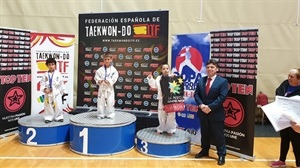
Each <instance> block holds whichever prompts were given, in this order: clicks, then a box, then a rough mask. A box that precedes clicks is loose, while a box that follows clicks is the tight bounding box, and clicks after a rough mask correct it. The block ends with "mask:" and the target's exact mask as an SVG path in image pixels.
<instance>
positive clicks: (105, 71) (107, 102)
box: [94, 54, 119, 119]
mask: <svg viewBox="0 0 300 168" xmlns="http://www.w3.org/2000/svg"><path fill="white" fill-rule="evenodd" d="M103 59H104V65H103V66H101V67H100V68H99V69H98V70H97V71H96V73H95V77H94V80H95V81H96V84H97V85H99V88H98V101H97V111H98V114H97V118H99V119H103V118H105V117H106V118H111V119H112V118H114V117H115V108H114V105H115V90H114V84H115V83H116V82H117V80H118V77H119V73H118V71H117V70H116V68H115V67H114V66H113V65H112V56H111V55H110V54H105V55H104V56H103Z"/></svg>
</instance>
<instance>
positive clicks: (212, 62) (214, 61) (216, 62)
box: [206, 59, 219, 68]
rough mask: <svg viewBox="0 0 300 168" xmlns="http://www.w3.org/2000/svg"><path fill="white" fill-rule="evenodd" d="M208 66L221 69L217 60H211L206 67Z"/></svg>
mask: <svg viewBox="0 0 300 168" xmlns="http://www.w3.org/2000/svg"><path fill="white" fill-rule="evenodd" d="M208 64H213V65H214V66H216V67H217V68H219V65H218V61H217V60H215V59H209V60H208V61H207V63H206V65H208Z"/></svg>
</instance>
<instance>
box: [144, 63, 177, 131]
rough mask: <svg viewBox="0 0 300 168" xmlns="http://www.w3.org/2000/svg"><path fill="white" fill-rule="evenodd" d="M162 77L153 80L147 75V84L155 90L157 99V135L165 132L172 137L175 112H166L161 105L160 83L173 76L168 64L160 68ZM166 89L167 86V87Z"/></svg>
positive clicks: (174, 126) (161, 89)
mask: <svg viewBox="0 0 300 168" xmlns="http://www.w3.org/2000/svg"><path fill="white" fill-rule="evenodd" d="M161 72H162V75H159V76H157V77H156V79H154V78H153V76H152V74H150V75H148V84H149V85H150V87H152V88H157V95H158V96H157V99H158V121H159V126H158V127H157V133H158V134H162V133H163V132H167V133H168V134H169V135H172V134H174V133H175V132H176V126H177V123H176V116H175V112H168V113H167V112H166V111H165V110H164V109H163V108H164V104H163V96H164V94H163V87H164V86H162V85H161V81H162V80H164V79H166V80H167V78H170V77H172V76H174V75H170V74H169V73H170V67H169V65H168V64H163V65H162V66H161ZM167 87H168V86H167Z"/></svg>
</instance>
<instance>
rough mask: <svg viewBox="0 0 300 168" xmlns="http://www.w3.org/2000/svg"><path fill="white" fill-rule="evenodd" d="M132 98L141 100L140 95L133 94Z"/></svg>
mask: <svg viewBox="0 0 300 168" xmlns="http://www.w3.org/2000/svg"><path fill="white" fill-rule="evenodd" d="M133 97H134V98H138V99H139V98H141V97H142V94H134V95H133Z"/></svg>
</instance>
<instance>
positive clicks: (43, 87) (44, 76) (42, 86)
mask: <svg viewBox="0 0 300 168" xmlns="http://www.w3.org/2000/svg"><path fill="white" fill-rule="evenodd" d="M46 84H47V76H46V74H44V75H43V76H42V79H41V81H40V85H41V87H40V90H41V91H42V92H43V93H45V88H46Z"/></svg>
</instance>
